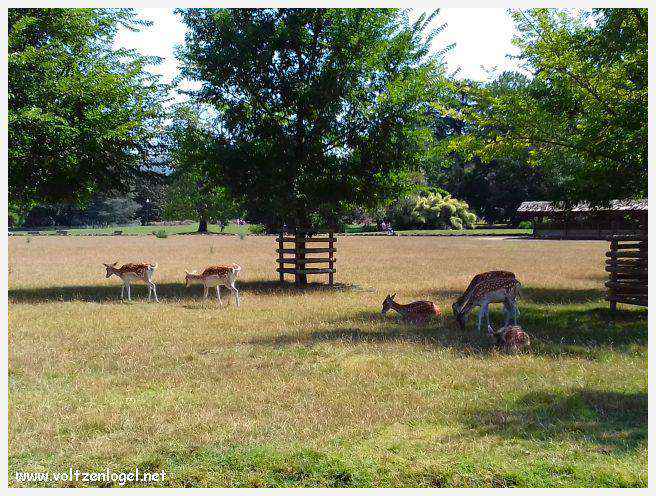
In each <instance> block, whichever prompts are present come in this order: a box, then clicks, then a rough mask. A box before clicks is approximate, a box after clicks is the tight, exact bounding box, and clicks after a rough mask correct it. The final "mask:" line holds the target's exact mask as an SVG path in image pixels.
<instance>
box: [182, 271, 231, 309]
mask: <svg viewBox="0 0 656 496" xmlns="http://www.w3.org/2000/svg"><path fill="white" fill-rule="evenodd" d="M240 270H241V267H240V266H239V265H237V264H232V265H212V266H211V267H207V268H206V269H205V270H203V272H201V273H200V274H196V273H195V272H187V271H185V287H189V284H190V283H191V281H200V282H201V283H202V284H203V298H205V299H207V297H208V293H209V289H210V288H211V287H216V298H217V299H218V300H219V304H220V305H221V306H223V302H222V301H221V290H220V289H219V288H220V287H221V286H225V287H227V288H228V289H229V290H230V292H231V293H233V294H234V295H235V300H236V301H237V306H239V291H237V288H236V287H235V280H236V279H237V275H238V274H239V271H240Z"/></svg>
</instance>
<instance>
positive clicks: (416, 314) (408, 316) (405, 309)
mask: <svg viewBox="0 0 656 496" xmlns="http://www.w3.org/2000/svg"><path fill="white" fill-rule="evenodd" d="M394 298H396V293H394V294H393V295H387V298H385V300H384V301H383V310H382V311H381V314H382V315H385V314H386V313H387V312H388V311H389V310H390V309H392V310H396V311H397V312H398V313H400V314H401V318H402V319H403V321H404V322H410V323H413V324H425V323H426V321H427V320H428V319H429V318H431V317H439V316H440V315H441V312H440V309H439V308H437V306H436V305H435V303H433V302H431V301H413V302H412V303H408V304H407V305H402V304H400V303H396V302H395V301H394Z"/></svg>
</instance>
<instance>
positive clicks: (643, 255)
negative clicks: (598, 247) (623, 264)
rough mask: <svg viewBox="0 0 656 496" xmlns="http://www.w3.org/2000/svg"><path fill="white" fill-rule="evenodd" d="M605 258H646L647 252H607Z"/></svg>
mask: <svg viewBox="0 0 656 496" xmlns="http://www.w3.org/2000/svg"><path fill="white" fill-rule="evenodd" d="M606 256H607V257H610V258H645V259H646V258H647V252H640V251H607V252H606Z"/></svg>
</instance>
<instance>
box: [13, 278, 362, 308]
mask: <svg viewBox="0 0 656 496" xmlns="http://www.w3.org/2000/svg"><path fill="white" fill-rule="evenodd" d="M156 284H157V283H156ZM236 286H237V289H238V290H239V291H240V292H241V291H244V292H247V293H250V294H255V295H294V294H306V293H316V292H326V293H331V292H341V291H356V292H357V291H368V290H367V289H366V288H361V287H360V286H357V285H353V284H334V285H333V286H330V285H328V284H323V283H309V284H308V285H307V286H303V287H299V286H296V285H295V284H294V283H290V282H284V283H280V282H279V281H271V280H252V281H249V280H246V281H239V280H238V281H237V284H236ZM202 294H203V289H202V285H198V284H196V285H193V286H191V287H189V288H186V287H185V285H184V284H183V283H159V284H157V295H158V297H160V298H163V299H174V300H179V299H180V298H188V297H193V298H198V297H199V296H200V297H202ZM120 295H121V284H120V282H119V283H118V284H114V285H94V286H81V285H80V286H53V287H47V288H17V289H10V290H9V292H8V296H9V303H10V304H11V303H31V304H38V303H49V302H52V301H87V302H95V303H98V302H106V301H107V300H117V301H120ZM144 296H146V297H147V296H148V289H147V288H146V286H145V284H141V283H136V284H133V285H132V299H133V301H134V300H140V299H142V297H144Z"/></svg>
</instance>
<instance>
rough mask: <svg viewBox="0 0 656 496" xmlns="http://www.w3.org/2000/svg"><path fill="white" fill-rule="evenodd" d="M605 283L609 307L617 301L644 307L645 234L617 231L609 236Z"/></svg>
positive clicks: (615, 306)
mask: <svg viewBox="0 0 656 496" xmlns="http://www.w3.org/2000/svg"><path fill="white" fill-rule="evenodd" d="M608 240H609V241H610V251H608V252H606V257H607V258H606V272H608V273H609V279H608V281H607V282H606V287H607V288H608V295H607V296H606V299H607V300H608V301H609V302H610V309H611V310H612V311H615V310H616V309H617V304H618V303H628V304H630V305H640V306H644V307H646V306H647V233H646V232H645V233H641V234H629V235H626V234H620V235H613V236H610V237H609V238H608Z"/></svg>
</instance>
